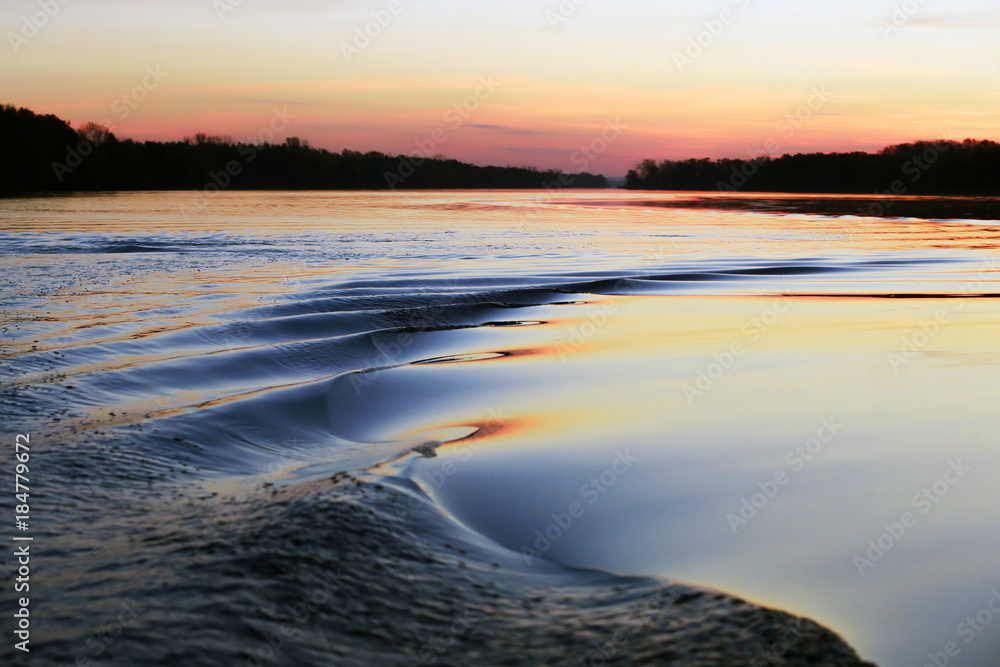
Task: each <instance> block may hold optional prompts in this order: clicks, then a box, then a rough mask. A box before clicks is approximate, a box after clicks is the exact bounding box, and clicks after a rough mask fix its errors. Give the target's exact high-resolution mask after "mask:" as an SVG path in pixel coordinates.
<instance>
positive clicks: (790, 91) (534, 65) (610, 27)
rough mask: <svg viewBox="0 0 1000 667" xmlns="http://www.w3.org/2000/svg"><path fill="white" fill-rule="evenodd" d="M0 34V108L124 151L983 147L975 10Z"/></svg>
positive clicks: (712, 11) (804, 2)
mask: <svg viewBox="0 0 1000 667" xmlns="http://www.w3.org/2000/svg"><path fill="white" fill-rule="evenodd" d="M63 3H64V4H63ZM904 4H905V6H906V8H907V9H909V10H915V11H912V12H911V13H907V12H906V11H905V10H903V9H902V7H903V6H904ZM45 6H48V7H49V13H51V14H54V15H53V16H51V17H49V16H46V15H45V14H44V13H42V12H43V11H44V9H43V8H44V7H45ZM894 6H897V7H900V9H899V10H898V11H896V12H895V15H894V10H893V7H894ZM53 7H55V8H57V9H53ZM561 8H562V9H561ZM393 10H395V13H393ZM373 12H374V13H375V14H376V15H378V14H380V13H381V16H382V19H383V22H384V23H386V25H385V26H384V27H382V26H379V25H378V24H376V23H372V22H373V21H375V19H374V18H373ZM724 12H726V13H725V14H724ZM35 15H38V16H37V17H36V18H35V19H32V17H33V16H35ZM386 17H389V19H388V20H386ZM42 19H44V20H42ZM894 20H895V23H894ZM33 21H34V23H36V24H38V25H41V26H42V27H40V28H38V29H37V30H35V26H34V25H32V22H33ZM366 24H371V25H369V26H368V27H369V28H370V29H371V30H370V31H371V32H372V33H375V34H374V36H373V37H371V38H370V43H368V44H367V45H366V44H365V42H364V41H363V40H358V39H357V34H358V33H357V32H356V31H357V30H358V29H361V30H363V29H364V28H365V26H366ZM376 28H377V29H376ZM0 29H2V32H3V35H4V39H3V44H2V45H0V52H2V54H3V55H2V57H0V102H3V103H7V104H15V105H18V106H26V107H29V108H31V109H33V110H35V111H37V112H40V113H54V114H56V115H59V116H61V117H63V118H66V119H68V120H70V121H72V123H73V124H74V126H79V125H80V124H81V123H83V122H86V121H90V120H93V121H102V120H106V121H111V122H112V123H113V125H114V127H113V130H114V132H115V133H116V134H117V135H119V136H120V137H132V138H137V139H166V140H169V139H180V138H182V137H184V136H187V135H191V134H193V133H195V132H207V133H209V134H222V135H229V136H232V137H233V138H235V139H240V140H245V139H247V138H249V137H254V138H257V137H260V136H262V135H261V132H262V131H263V130H264V128H267V126H268V124H269V123H271V122H272V118H273V117H274V114H275V109H277V110H279V111H282V113H284V114H285V116H286V117H287V116H294V118H290V119H289V120H288V122H287V126H286V127H283V128H282V129H281V130H280V131H279V132H278V138H279V139H281V138H284V137H285V136H299V137H302V138H303V139H307V140H308V141H309V142H310V143H311V144H312V145H314V146H320V147H324V148H329V149H331V150H336V151H340V150H342V149H344V148H350V149H352V150H361V151H368V150H379V151H384V152H388V153H393V154H395V153H405V154H411V153H415V152H416V151H417V150H418V148H417V146H418V142H419V143H420V144H422V145H423V146H425V147H428V148H433V151H432V152H434V153H442V154H444V155H446V156H449V157H455V158H459V159H462V160H467V161H471V162H475V163H479V164H501V165H506V164H514V165H535V166H539V167H544V168H550V167H552V168H560V169H564V170H566V171H578V170H579V167H581V166H582V165H581V164H580V161H581V159H586V160H587V162H588V165H587V166H588V169H589V170H590V171H592V172H595V173H603V174H605V175H608V176H621V175H624V173H625V171H626V170H627V169H629V168H630V167H632V166H633V165H634V164H635V163H636V162H637V161H638V160H640V159H642V158H646V157H653V158H657V159H663V158H673V159H680V158H688V157H724V156H733V157H745V156H746V155H747V154H748V153H752V154H754V155H758V154H761V153H764V152H771V153H776V154H781V153H785V152H798V151H806V150H854V149H874V148H879V147H882V146H884V145H886V144H890V143H896V142H902V141H909V140H913V139H918V138H932V137H939V136H948V137H950V138H956V139H964V138H966V137H974V138H982V139H1000V39H997V37H998V35H1000V8H998V7H997V5H996V3H995V1H988V0H965V1H961V0H959V1H954V0H949V1H948V2H945V0H923V1H922V2H920V0H908V2H906V3H903V2H901V1H900V2H898V3H895V2H878V1H876V2H871V1H869V0H838V2H810V1H808V0H798V1H795V2H793V1H792V0H716V1H714V2H705V3H692V2H681V1H680V0H655V1H654V0H616V1H614V2H611V1H610V0H564V2H562V4H560V2H559V0H480V1H478V2H470V1H469V0H465V1H463V2H460V1H459V0H371V1H368V0H350V1H349V0H281V1H279V0H242V1H240V0H5V2H3V4H2V6H0ZM35 33H37V34H35ZM713 33H714V34H713ZM691 40H696V41H697V40H700V41H701V43H702V44H703V46H698V47H697V48H695V47H691V45H692V41H691ZM345 45H347V48H345ZM689 47H691V48H690V49H689ZM699 50H700V53H699ZM157 68H158V71H159V72H160V73H161V74H160V75H158V76H156V77H153V76H151V75H150V74H149V73H148V72H150V71H152V72H156V71H157ZM481 81H487V82H492V83H491V84H490V85H489V86H485V85H484V84H482V83H480V82H481ZM143 84H145V85H146V89H144V88H141V87H142V86H143ZM137 86H139V87H140V88H138V89H137V88H136V87H137ZM815 91H818V92H815ZM477 92H478V93H479V99H477V98H476V97H475V95H476V93H477ZM123 95H124V96H125V97H126V99H125V100H122V96H123ZM470 96H471V97H470ZM463 104H465V105H466V106H465V108H463V109H462V110H461V112H460V113H458V112H456V111H455V110H454V107H455V106H456V105H463ZM810 104H811V108H810ZM449 110H451V112H450V113H448V112H449ZM796 113H798V114H799V120H796V121H795V123H794V124H793V123H791V122H789V121H788V120H787V118H786V116H788V115H789V114H791V115H795V114H796ZM783 118H785V120H784V121H783V120H782V119H783ZM616 119H617V120H618V122H619V123H620V124H621V126H623V127H622V129H621V130H620V133H618V131H615V132H609V131H608V130H607V123H608V122H609V121H614V120H616ZM281 125H282V124H281V123H279V124H278V127H280V126H281ZM438 128H440V130H439V131H438V132H437V133H435V130H436V129H438ZM602 133H603V134H604V138H605V139H608V138H609V137H610V138H613V140H612V141H610V142H608V143H607V147H606V149H603V150H602V151H598V152H599V154H593V155H590V156H585V155H584V154H582V153H580V152H579V151H580V149H581V148H583V147H586V146H588V145H593V146H595V147H596V148H598V149H601V148H602V144H603V143H605V142H603V141H595V140H597V139H598V138H600V137H601V136H602ZM263 136H264V138H268V133H267V132H264V134H263ZM432 137H436V138H432ZM592 142H593V143H592ZM574 154H575V155H574Z"/></svg>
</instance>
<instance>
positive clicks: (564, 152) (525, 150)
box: [503, 146, 574, 155]
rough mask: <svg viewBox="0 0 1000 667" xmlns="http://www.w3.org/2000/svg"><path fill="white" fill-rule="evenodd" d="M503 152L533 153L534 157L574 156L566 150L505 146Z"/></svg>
mask: <svg viewBox="0 0 1000 667" xmlns="http://www.w3.org/2000/svg"><path fill="white" fill-rule="evenodd" d="M503 150H505V151H510V152H512V153H531V154H533V155H572V154H573V152H574V151H571V150H568V149H565V148H516V147H513V146H505V147H504V148H503Z"/></svg>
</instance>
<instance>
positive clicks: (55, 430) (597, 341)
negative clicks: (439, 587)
mask: <svg viewBox="0 0 1000 667" xmlns="http://www.w3.org/2000/svg"><path fill="white" fill-rule="evenodd" d="M679 197H680V196H678V195H671V194H669V193H667V194H664V193H658V194H650V193H616V192H584V193H571V194H568V193H558V194H557V195H555V196H553V195H551V194H549V193H524V192H519V193H505V192H457V193H456V192H452V193H307V194H300V193H295V194H289V193H223V194H219V195H217V196H215V197H212V198H209V199H204V198H201V199H199V198H196V197H193V196H192V195H191V194H189V193H133V194H107V195H91V196H73V197H53V198H29V199H16V200H5V201H0V230H2V231H0V240H2V244H0V262H2V265H3V269H4V271H3V273H2V275H0V286H2V287H0V289H2V294H3V295H4V296H3V304H2V320H3V322H2V327H0V328H2V332H3V334H4V343H3V349H2V359H0V378H2V394H0V400H2V401H3V402H2V404H0V405H2V409H3V411H4V414H5V416H6V420H5V422H6V424H7V429H6V430H7V431H8V433H15V432H30V433H31V434H32V437H33V439H35V440H37V442H38V443H39V445H38V447H39V449H40V451H41V452H43V453H44V454H42V455H43V456H46V457H49V458H44V459H43V460H45V461H46V464H47V465H46V470H44V471H42V472H41V473H40V475H44V476H46V479H45V482H44V484H45V485H46V488H47V489H48V492H49V493H50V494H51V497H52V498H53V499H54V502H56V504H55V505H54V506H53V508H52V509H53V512H52V514H51V515H49V516H48V517H47V518H45V519H41V520H40V526H41V528H40V530H45V531H48V537H47V538H46V539H48V540H49V541H50V543H51V544H53V545H58V551H59V553H60V554H61V556H63V557H65V558H66V559H67V560H66V562H67V563H72V562H79V561H78V560H74V559H79V558H81V557H84V556H83V554H86V553H89V552H95V553H96V552H103V551H107V550H108V549H112V547H109V546H108V544H112V545H113V544H116V541H122V543H123V544H124V543H125V542H127V540H128V535H127V534H126V533H127V532H128V529H127V528H125V526H128V525H129V522H128V520H126V519H124V518H122V517H96V516H94V515H93V513H92V512H89V513H84V510H83V508H91V509H92V507H93V505H92V503H93V502H94V501H95V499H102V498H105V497H106V498H108V499H109V501H108V502H117V503H119V504H118V505H115V507H130V506H134V504H135V502H138V500H136V499H142V498H146V499H148V498H153V497H156V498H159V497H162V498H163V499H164V501H163V503H164V504H163V507H164V510H163V511H164V518H163V520H164V521H170V522H178V523H179V524H184V525H186V524H192V525H194V528H193V530H194V532H195V533H197V532H198V531H199V530H201V529H200V528H198V525H199V524H198V523H197V522H196V521H194V520H193V519H191V520H190V521H189V520H188V519H187V518H186V517H194V516H196V515H197V514H198V513H199V512H203V511H205V510H204V506H205V503H209V502H211V500H210V499H212V498H221V497H229V496H233V497H236V496H238V495H239V494H248V493H264V494H270V493H278V492H280V493H291V494H295V493H296V492H297V490H298V489H305V488H310V487H309V485H310V484H316V483H318V482H319V481H321V480H326V479H329V478H330V477H331V476H333V475H335V474H336V473H339V472H341V471H344V472H355V471H361V470H364V469H369V470H371V473H370V474H371V475H373V476H375V477H381V478H384V480H383V483H384V484H386V485H389V486H390V487H392V488H395V489H397V490H399V492H400V493H403V494H404V495H405V493H406V492H407V490H408V489H409V490H410V491H412V492H413V493H414V494H416V495H419V496H420V497H422V498H427V499H429V501H430V502H431V503H433V505H434V506H435V507H436V508H437V509H438V510H440V511H441V512H442V513H443V514H444V515H446V516H448V517H450V518H452V519H454V521H455V522H456V523H457V524H458V525H461V526H463V527H464V528H466V529H468V531H469V533H470V534H473V535H477V536H480V537H481V539H482V540H483V543H484V544H489V545H492V546H491V548H495V549H497V551H496V553H497V554H501V553H502V554H506V555H505V556H504V557H506V558H509V559H511V562H516V563H517V566H518V567H521V568H523V569H526V571H528V572H532V571H538V572H539V573H541V572H543V571H545V568H547V567H551V566H552V564H553V563H555V564H558V565H560V566H569V567H578V568H597V569H601V570H608V571H612V572H618V573H623V574H624V573H627V574H639V575H655V576H659V577H666V578H673V579H675V580H679V581H683V582H685V583H688V584H693V585H697V586H701V587H705V588H711V589H718V590H721V591H725V592H727V593H731V594H734V595H737V596H740V597H742V598H745V599H748V600H750V601H752V602H754V603H757V604H761V605H765V606H768V607H775V608H778V609H783V610H786V611H789V612H792V613H794V614H801V615H805V616H808V617H810V618H813V619H815V620H817V621H819V622H820V623H823V624H824V625H826V626H828V627H830V628H832V629H834V630H835V631H837V632H839V633H840V634H842V635H843V636H844V637H845V638H846V639H847V640H848V641H849V642H850V643H851V644H852V645H853V646H854V647H855V648H857V649H858V652H859V653H860V654H861V655H862V656H864V657H865V658H867V659H871V660H874V661H877V662H878V663H879V664H882V665H889V666H892V665H923V664H925V663H927V662H929V660H930V657H929V656H928V654H938V653H941V652H942V651H944V650H945V647H946V645H947V644H948V643H949V642H955V643H956V645H957V646H958V647H959V648H960V653H959V655H958V656H957V657H954V658H952V659H951V664H953V665H956V664H957V665H970V666H973V665H984V664H992V663H993V662H995V660H996V657H997V656H998V655H1000V619H998V620H997V622H996V623H992V624H990V623H984V622H983V621H984V620H985V619H986V615H984V614H983V613H982V611H983V610H988V609H989V604H990V601H991V598H992V596H994V594H995V591H996V590H997V587H1000V572H998V570H997V567H996V565H995V563H996V555H997V553H1000V531H998V530H997V519H996V517H997V510H998V509H1000V491H998V490H997V488H996V484H995V482H994V478H995V474H996V471H997V470H998V464H1000V450H998V447H997V436H996V432H997V431H996V427H997V410H996V401H995V397H996V392H997V390H998V389H1000V342H998V337H997V331H998V328H1000V309H998V303H1000V302H998V301H997V300H996V297H997V296H998V295H1000V284H998V275H1000V274H998V270H1000V262H998V259H997V249H998V242H1000V231H998V226H997V224H996V223H995V222H990V221H977V220H966V219H930V220H929V219H921V218H906V219H891V218H890V219H886V218H871V217H864V216H861V215H847V216H845V215H821V214H818V213H817V212H810V213H790V214H782V213H776V212H768V211H767V207H765V206H761V207H756V208H755V210H753V211H746V210H738V209H734V208H733V207H732V206H730V205H725V206H723V205H720V206H718V207H714V208H713V207H712V206H704V207H703V206H699V207H696V208H692V207H690V206H687V205H681V204H678V203H677V199H678V198H679ZM751 199H752V198H751ZM828 199H831V198H828ZM832 199H836V198H832ZM854 199H856V198H854ZM910 204H911V205H912V206H911V208H912V207H915V206H916V204H913V203H912V202H910ZM845 205H846V204H844V203H840V204H838V205H837V206H833V207H831V208H830V210H829V212H830V213H836V214H841V213H843V212H844V210H843V208H844V206H845ZM907 210H910V208H908V209H907ZM820 212H822V211H820ZM928 217H929V216H928ZM414 448H417V450H418V452H421V453H422V454H423V455H422V456H421V455H418V454H413V453H408V452H411V450H413V449H414ZM400 457H402V458H400ZM389 462H391V463H389ZM213 494H214V495H213ZM296 497H297V496H296ZM133 501H135V502H133ZM412 505H413V506H412V507H411V508H410V509H409V510H408V509H406V508H405V507H404V509H403V511H402V513H401V514H400V517H399V520H400V521H402V522H404V523H403V525H406V524H405V522H406V521H407V520H408V516H409V513H410V512H411V510H413V508H414V507H416V503H412ZM56 509H58V510H59V511H58V512H56V511H55V510H56ZM310 511H312V512H316V513H317V517H318V516H319V514H318V510H316V509H315V508H313V509H312V510H310ZM307 516H308V514H307ZM167 517H169V519H168V518H167ZM244 519H245V517H244ZM148 520H149V517H148V515H143V516H142V517H136V518H135V521H137V522H140V523H141V522H143V521H148ZM305 520H307V521H308V519H305ZM897 524H898V525H897ZM903 524H906V525H903ZM82 526H87V529H83V528H82ZM178 530H180V529H178ZM320 534H321V533H320V532H319V528H317V532H316V535H320ZM301 537H302V539H304V540H307V541H308V540H309V535H308V534H306V535H302V536H301ZM334 539H335V538H334ZM870 541H871V542H870ZM99 545H101V546H99ZM312 546H314V547H315V546H316V545H312ZM114 548H118V547H114ZM121 549H125V547H121ZM102 550H103V551H102ZM129 553H131V551H130V552H129ZM497 557H498V558H499V557H500V556H497ZM109 558H110V557H109ZM111 561H113V558H111ZM67 567H69V566H67ZM108 567H109V568H111V571H109V572H108V575H107V581H106V582H105V584H104V585H106V586H109V587H121V588H122V589H123V590H127V580H128V577H129V576H134V577H136V578H140V579H141V578H142V577H144V576H145V577H147V580H148V581H152V580H156V579H157V575H155V574H151V573H148V572H146V573H144V572H143V571H142V568H141V566H139V565H136V566H135V569H134V572H133V570H132V568H131V566H126V565H124V564H121V563H118V564H116V565H114V566H113V567H112V566H110V565H109V566H108ZM64 574H65V576H67V577H71V572H69V571H67V572H65V573H64ZM164 577H165V578H164V579H163V580H164V581H166V580H169V577H167V576H166V575H164ZM50 585H51V586H52V587H53V590H55V589H57V588H59V586H62V587H63V588H65V589H66V590H72V589H73V586H72V584H71V583H67V582H61V583H59V584H56V583H51V584H50ZM80 586H81V587H82V586H83V584H82V583H81V584H80ZM87 586H97V584H94V583H93V582H92V581H91V582H90V583H88V584H87ZM75 594H80V595H81V596H84V593H83V592H81V591H75ZM93 596H94V597H95V598H96V597H98V596H97V594H96V593H93ZM84 597H85V596H84ZM81 604H82V603H81ZM994 606H995V605H994ZM977 614H979V617H980V620H979V622H978V624H975V623H976V622H975V620H974V619H975V617H976V616H977ZM986 614H988V615H989V619H990V621H991V622H992V620H993V613H992V612H990V611H987V612H986ZM67 615H68V616H72V614H71V613H70V612H69V611H67ZM970 616H971V617H973V623H974V624H972V625H970V624H968V623H967V621H966V619H967V617H970ZM112 618H113V616H112ZM50 623H51V624H52V627H53V628H55V627H57V626H58V623H56V621H55V620H51V621H50ZM975 627H978V628H979V630H974V629H972V628H975ZM71 635H72V633H67V639H66V641H67V645H68V646H74V645H75V644H73V641H76V640H75V639H74V637H72V636H71ZM206 641H208V640H206ZM79 650H80V651H81V652H84V654H86V655H91V654H87V653H86V651H88V650H89V649H88V648H86V646H85V645H80V648H79ZM308 657H309V656H306V657H304V658H303V659H308Z"/></svg>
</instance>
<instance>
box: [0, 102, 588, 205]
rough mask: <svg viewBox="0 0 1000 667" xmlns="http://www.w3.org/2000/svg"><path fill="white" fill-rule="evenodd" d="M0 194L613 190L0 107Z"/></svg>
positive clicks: (574, 177) (519, 170) (573, 180)
mask: <svg viewBox="0 0 1000 667" xmlns="http://www.w3.org/2000/svg"><path fill="white" fill-rule="evenodd" d="M0 145H2V146H3V153H2V156H3V159H2V160H0V194H17V193H27V192H42V191H76V190H191V189H200V190H205V189H208V190H215V189H233V190H352V189H361V190H368V189H376V190H383V189H390V188H391V189H397V188H398V189H454V188H543V187H548V188H564V187H574V188H605V187H608V183H607V181H606V180H605V178H604V177H603V176H595V175H593V174H588V173H583V174H563V173H562V172H560V171H555V170H550V171H539V170H537V169H534V168H526V167H479V166H476V165H472V164H466V163H463V162H459V161H457V160H448V159H445V158H443V157H440V156H435V157H433V158H427V159H421V158H419V157H412V156H402V155H397V156H390V155H385V154H383V153H376V152H369V153H358V152H355V151H350V150H345V151H344V152H342V153H334V152H331V151H327V150H322V149H317V148H311V147H310V146H309V145H308V144H307V143H306V142H303V141H300V140H299V139H296V138H289V139H287V140H285V142H284V143H282V144H271V143H243V142H234V141H233V140H231V139H228V138H221V137H209V136H205V135H202V134H199V135H196V136H195V137H194V138H190V139H186V140H184V141H176V142H156V141H146V142H139V141H132V140H130V139H125V140H121V139H118V138H116V137H115V136H114V134H112V133H111V132H110V131H109V130H108V129H107V128H104V127H102V126H100V125H97V124H94V123H87V124H85V125H83V126H82V127H81V128H80V130H79V131H75V130H73V128H72V127H70V125H69V123H67V122H66V121H64V120H62V119H60V118H57V117H56V116H53V115H48V116H40V115H37V114H35V113H33V112H32V111H30V110H28V109H23V108H22V109H17V108H15V107H13V106H0Z"/></svg>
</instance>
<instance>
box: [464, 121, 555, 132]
mask: <svg viewBox="0 0 1000 667" xmlns="http://www.w3.org/2000/svg"><path fill="white" fill-rule="evenodd" d="M466 127H471V128H473V129H476V130H487V131H489V132H503V133H504V134H522V135H523V134H545V132H538V131H536V130H523V129H521V128H518V127H508V126H506V125H487V124H485V123H469V124H468V125H466Z"/></svg>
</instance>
